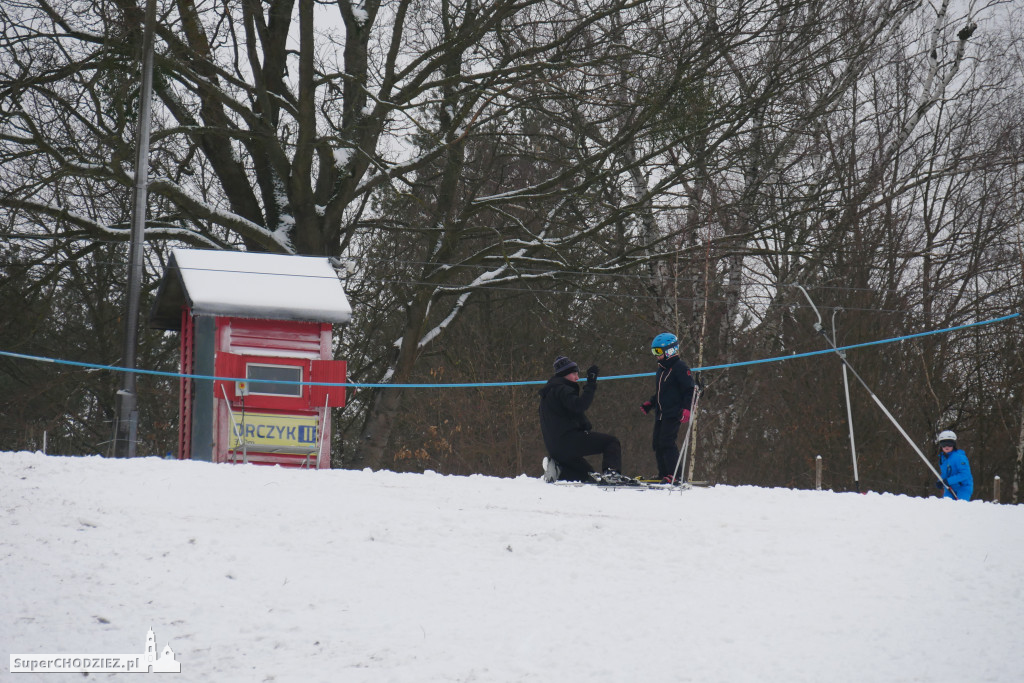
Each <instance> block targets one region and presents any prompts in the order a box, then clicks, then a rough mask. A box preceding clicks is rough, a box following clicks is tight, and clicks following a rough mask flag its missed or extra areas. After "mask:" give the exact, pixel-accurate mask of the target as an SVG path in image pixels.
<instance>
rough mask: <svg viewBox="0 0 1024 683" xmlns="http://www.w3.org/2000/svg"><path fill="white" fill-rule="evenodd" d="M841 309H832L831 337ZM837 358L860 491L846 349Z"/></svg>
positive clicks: (855, 483)
mask: <svg viewBox="0 0 1024 683" xmlns="http://www.w3.org/2000/svg"><path fill="white" fill-rule="evenodd" d="M840 310H841V309H836V310H835V311H832V339H838V337H837V336H836V313H838V312H839V311H840ZM838 353H839V358H840V359H842V360H843V361H844V362H843V363H842V366H843V392H844V393H845V394H846V424H847V425H849V427H850V457H852V458H853V489H854V491H856V492H857V493H860V475H859V474H858V473H857V442H856V441H854V438H853V410H852V408H851V407H850V381H849V379H848V378H847V376H846V363H845V361H846V351H839V352H838Z"/></svg>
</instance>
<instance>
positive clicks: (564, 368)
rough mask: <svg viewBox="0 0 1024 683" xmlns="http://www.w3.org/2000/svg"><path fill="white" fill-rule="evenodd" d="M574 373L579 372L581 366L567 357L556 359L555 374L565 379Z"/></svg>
mask: <svg viewBox="0 0 1024 683" xmlns="http://www.w3.org/2000/svg"><path fill="white" fill-rule="evenodd" d="M574 371H579V366H578V365H576V364H575V363H573V362H572V361H571V360H569V359H568V358H566V357H565V356H559V357H558V358H556V359H555V374H556V375H558V376H559V377H565V376H566V375H568V374H569V373H570V372H574Z"/></svg>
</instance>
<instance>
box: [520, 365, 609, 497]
mask: <svg viewBox="0 0 1024 683" xmlns="http://www.w3.org/2000/svg"><path fill="white" fill-rule="evenodd" d="M554 369H555V374H554V375H553V376H552V377H551V379H549V380H548V382H547V384H545V385H544V388H543V389H541V390H540V431H541V433H542V434H543V436H544V447H545V448H546V449H547V451H548V457H547V458H545V459H544V480H545V481H557V480H561V481H587V482H589V481H603V482H605V483H620V482H621V481H628V479H627V478H626V477H622V476H621V475H620V474H619V471H620V470H621V468H622V447H621V445H620V444H619V440H618V439H617V438H615V437H614V436H612V435H611V434H602V433H600V432H594V431H591V430H592V429H593V425H591V424H590V420H588V419H587V415H586V413H587V409H588V408H589V407H590V404H591V403H593V402H594V393H595V392H596V391H597V375H598V372H599V370H598V367H597V366H596V365H591V366H590V367H589V368H588V369H587V384H586V386H585V387H583V389H582V391H581V390H580V384H579V381H580V371H579V367H578V366H577V365H576V363H574V362H572V361H571V360H569V359H568V358H566V357H565V356H559V357H558V358H556V359H555V363H554ZM598 454H600V455H601V458H602V462H601V468H602V470H603V472H604V476H603V477H602V476H598V475H596V474H592V473H593V472H594V468H593V467H592V466H591V465H590V463H589V462H588V461H587V459H586V456H589V455H598Z"/></svg>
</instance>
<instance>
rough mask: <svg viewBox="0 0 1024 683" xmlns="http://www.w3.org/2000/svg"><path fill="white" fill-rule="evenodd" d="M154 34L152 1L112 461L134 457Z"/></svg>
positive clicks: (145, 36)
mask: <svg viewBox="0 0 1024 683" xmlns="http://www.w3.org/2000/svg"><path fill="white" fill-rule="evenodd" d="M155 32H156V0H147V2H146V18H145V24H144V25H143V31H142V89H141V91H140V93H139V129H138V134H137V137H136V142H135V148H136V157H135V188H134V190H135V191H134V203H133V206H132V241H131V251H130V254H129V258H128V301H127V309H126V312H125V320H124V353H123V354H122V357H121V364H122V366H123V367H124V368H126V369H127V370H126V371H125V372H124V381H123V382H122V384H121V388H120V389H119V390H118V392H117V401H116V405H117V411H116V416H115V418H114V419H115V420H116V422H115V423H114V444H113V446H114V448H113V453H114V456H115V457H121V458H130V457H134V456H135V443H136V439H137V436H138V422H139V408H138V395H137V393H136V389H135V373H134V372H133V370H134V369H135V365H136V347H137V346H138V334H139V302H140V300H141V298H142V275H143V270H144V267H143V250H142V247H143V243H144V242H145V231H146V195H147V192H146V189H147V183H148V181H149V132H150V127H151V118H152V117H151V109H152V99H153V52H154V42H155V35H154V34H155Z"/></svg>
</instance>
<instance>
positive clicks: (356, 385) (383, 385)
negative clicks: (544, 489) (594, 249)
mask: <svg viewBox="0 0 1024 683" xmlns="http://www.w3.org/2000/svg"><path fill="white" fill-rule="evenodd" d="M1018 317H1020V313H1011V314H1010V315H1004V316H1001V317H998V318H992V319H991V320H982V321H979V322H973V323H967V324H964V325H956V326H954V327H945V328H942V329H938V330H929V331H927V332H918V333H916V334H907V335H903V336H900V337H891V338H889V339H879V340H876V341H870V342H862V343H860V344H850V345H848V346H840V347H835V346H833V347H831V348H828V349H823V350H820V351H807V352H805V353H794V354H790V355H788V356H774V357H772V358H759V359H757V360H748V361H740V362H737V363H725V364H723V365H709V366H707V367H698V368H692V371H693V372H708V371H711V370H728V369H731V368H740V367H746V366H750V365H761V364H764V363H778V362H781V361H787V360H796V359H798V358H809V357H811V356H823V355H825V354H829V353H836V352H837V351H849V350H851V349H860V348H865V347H868V346H879V345H882V344H892V343H894V342H900V341H905V340H907V339H916V338H918V337H927V336H929V335H935V334H945V333H948V332H955V331H957V330H963V329H966V328H970V327H979V326H981V325H991V324H993V323H1000V322H1005V321H1007V320H1012V319H1014V318H1018ZM0 356H3V357H7V358H18V359H21V360H30V361H38V362H42V363H54V364H57V365H67V366H71V367H79V368H87V369H89V370H109V371H112V372H134V373H136V374H140V375H151V376H155V377H171V378H176V379H193V380H207V381H209V380H212V381H217V382H247V381H250V380H249V379H248V378H245V377H218V376H215V375H192V374H185V373H180V372H167V371H163V370H146V369H139V368H134V369H129V368H125V367H120V366H117V365H103V364H99V363H86V362H83V361H73V360H64V359H59V358H49V357H46V356H34V355H30V354H26V353H15V352H13V351H2V350H0ZM654 375H655V373H653V372H640V373H636V374H630V375H609V376H608V377H601V378H600V380H599V381H603V382H607V381H611V380H620V379H636V378H639V377H653V376H654ZM278 383H288V384H298V385H301V386H318V387H350V388H353V389H378V388H380V389H460V388H483V387H516V386H531V385H534V386H539V385H544V384H546V383H547V380H525V381H508V382H463V383H440V384H393V383H388V382H283V381H281V382H278Z"/></svg>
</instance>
